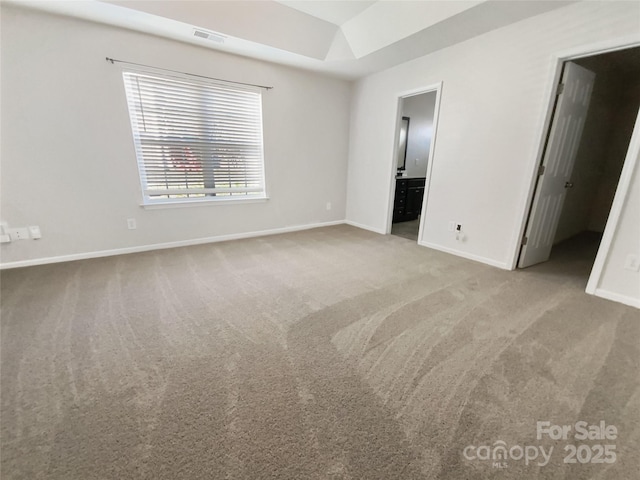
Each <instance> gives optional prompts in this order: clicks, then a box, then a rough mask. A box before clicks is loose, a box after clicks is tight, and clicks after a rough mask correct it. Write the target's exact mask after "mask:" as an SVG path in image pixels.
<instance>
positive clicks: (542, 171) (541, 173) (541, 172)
mask: <svg viewBox="0 0 640 480" xmlns="http://www.w3.org/2000/svg"><path fill="white" fill-rule="evenodd" d="M540 175H544V165H540V167H539V168H538V176H540Z"/></svg>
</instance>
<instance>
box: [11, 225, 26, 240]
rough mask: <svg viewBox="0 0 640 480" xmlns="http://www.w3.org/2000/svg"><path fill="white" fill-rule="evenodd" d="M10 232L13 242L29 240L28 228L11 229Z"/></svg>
mask: <svg viewBox="0 0 640 480" xmlns="http://www.w3.org/2000/svg"><path fill="white" fill-rule="evenodd" d="M8 232H9V236H10V237H11V240H12V241H16V240H28V239H29V229H27V227H21V228H9V229H8Z"/></svg>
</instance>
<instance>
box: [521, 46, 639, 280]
mask: <svg viewBox="0 0 640 480" xmlns="http://www.w3.org/2000/svg"><path fill="white" fill-rule="evenodd" d="M560 78H561V82H560V85H559V86H558V91H557V96H556V101H555V103H554V105H553V107H552V108H553V117H552V120H551V123H550V127H549V131H548V134H547V140H546V144H545V147H544V151H543V155H542V163H541V167H540V170H539V172H538V179H537V185H536V190H535V194H534V197H533V201H532V204H531V208H530V211H529V216H528V220H527V225H526V228H525V236H524V238H523V242H522V246H521V250H520V256H519V259H518V267H519V268H526V267H529V266H531V265H538V264H543V263H544V262H549V261H550V262H556V263H557V262H561V263H562V262H564V263H565V264H566V267H567V270H571V268H570V267H571V266H576V265H579V267H577V268H575V269H573V270H572V271H575V272H577V274H579V275H580V277H581V281H582V280H584V281H585V282H586V278H588V277H589V272H590V271H591V267H592V266H593V264H594V260H595V258H596V254H597V253H598V248H599V245H600V240H601V239H602V235H603V232H604V231H605V226H606V224H607V220H608V217H609V212H610V211H611V208H612V204H613V201H614V196H615V195H616V189H617V187H618V183H619V180H620V177H621V172H622V170H623V167H624V164H625V158H626V157H627V150H628V149H629V145H630V142H631V137H632V134H633V132H634V127H635V128H640V126H637V125H636V118H638V114H639V108H640V47H637V46H636V47H632V48H626V49H622V50H616V51H613V52H608V53H602V54H598V55H591V56H585V57H581V58H577V59H572V60H568V61H565V62H564V64H563V67H562V74H561V77H560ZM536 268H549V267H546V266H545V267H536Z"/></svg>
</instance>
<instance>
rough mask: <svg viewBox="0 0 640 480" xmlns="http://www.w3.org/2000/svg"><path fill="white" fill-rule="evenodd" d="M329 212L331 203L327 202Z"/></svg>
mask: <svg viewBox="0 0 640 480" xmlns="http://www.w3.org/2000/svg"><path fill="white" fill-rule="evenodd" d="M327 210H331V202H327Z"/></svg>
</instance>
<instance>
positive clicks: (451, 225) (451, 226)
mask: <svg viewBox="0 0 640 480" xmlns="http://www.w3.org/2000/svg"><path fill="white" fill-rule="evenodd" d="M449 231H450V232H455V231H456V222H455V220H451V221H450V222H449Z"/></svg>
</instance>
